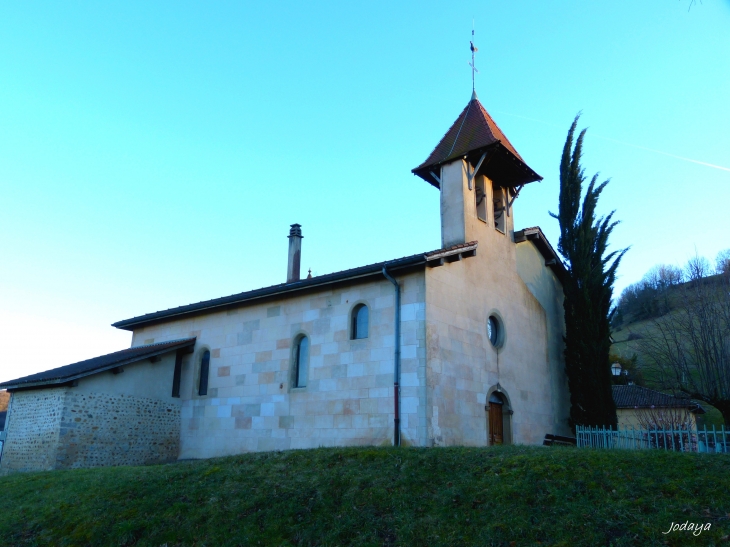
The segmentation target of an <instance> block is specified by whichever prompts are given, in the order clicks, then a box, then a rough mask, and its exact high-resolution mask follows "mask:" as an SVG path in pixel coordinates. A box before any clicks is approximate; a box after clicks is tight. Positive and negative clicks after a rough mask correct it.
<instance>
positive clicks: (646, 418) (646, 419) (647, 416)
mask: <svg viewBox="0 0 730 547" xmlns="http://www.w3.org/2000/svg"><path fill="white" fill-rule="evenodd" d="M666 414H667V417H669V416H672V417H674V418H675V420H677V419H678V420H677V421H679V422H685V421H686V422H688V423H689V426H690V427H691V428H692V429H697V416H695V415H694V414H693V413H691V412H689V411H686V410H685V411H681V410H676V409H670V410H668V411H666ZM662 415H663V411H662V410H661V409H648V408H618V409H616V418H618V427H619V428H632V427H633V428H635V429H645V428H646V424H647V423H651V422H652V421H653V420H654V419H656V418H659V419H661V418H662ZM642 422H643V424H644V425H642ZM670 422H671V420H670ZM667 427H669V425H667Z"/></svg>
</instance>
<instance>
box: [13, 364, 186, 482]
mask: <svg viewBox="0 0 730 547" xmlns="http://www.w3.org/2000/svg"><path fill="white" fill-rule="evenodd" d="M174 363H175V353H174V352H171V353H168V354H166V355H164V356H162V359H161V360H160V361H159V362H157V363H151V362H150V361H149V360H145V361H141V362H138V363H133V364H130V365H127V366H125V367H124V372H122V373H121V374H113V373H111V372H101V373H98V374H95V375H92V376H88V377H86V378H81V379H79V380H78V385H77V386H74V387H57V388H49V389H34V390H28V391H16V392H14V393H13V398H12V403H11V406H10V413H9V416H8V420H7V423H8V428H7V438H6V443H5V446H4V449H3V454H2V460H0V473H8V472H14V471H40V470H48V469H66V468H77V467H95V466H107V465H142V464H148V463H162V462H167V461H171V460H176V459H177V457H178V455H179V451H180V406H181V402H180V399H175V398H172V397H171V392H172V375H173V370H174Z"/></svg>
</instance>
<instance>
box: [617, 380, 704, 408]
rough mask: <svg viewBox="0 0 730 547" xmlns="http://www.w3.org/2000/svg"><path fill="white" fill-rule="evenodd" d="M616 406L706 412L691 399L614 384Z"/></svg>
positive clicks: (638, 387)
mask: <svg viewBox="0 0 730 547" xmlns="http://www.w3.org/2000/svg"><path fill="white" fill-rule="evenodd" d="M612 387H613V401H614V403H616V408H687V409H689V410H692V411H693V412H697V413H699V414H704V412H705V411H704V409H703V408H702V407H701V406H700V405H698V404H697V403H695V402H693V401H691V400H690V399H681V398H679V397H674V396H673V395H667V394H666V393H662V392H661V391H655V390H653V389H649V388H646V387H641V386H636V385H633V386H612Z"/></svg>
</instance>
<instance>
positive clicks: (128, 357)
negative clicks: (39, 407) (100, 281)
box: [0, 338, 195, 390]
mask: <svg viewBox="0 0 730 547" xmlns="http://www.w3.org/2000/svg"><path fill="white" fill-rule="evenodd" d="M194 345H195V338H182V339H180V340H170V341H169V342H159V343H156V344H146V345H143V346H135V347H133V348H127V349H123V350H121V351H115V352H114V353H108V354H107V355H101V356H99V357H94V358H93V359H87V360H85V361H79V362H78V363H73V364H70V365H65V366H63V367H58V368H53V369H51V370H46V371H45V372H39V373H37V374H31V375H30V376H24V377H22V378H18V379H17V380H10V381H9V382H3V383H1V384H0V387H1V388H6V389H9V390H13V389H22V388H29V387H38V386H49V385H59V384H65V383H68V382H72V381H74V380H78V379H79V378H83V377H84V376H90V375H92V374H96V373H99V372H103V371H106V370H111V369H114V368H117V367H121V366H124V365H128V364H130V363H134V362H137V361H142V360H143V359H149V358H150V357H155V356H156V355H161V354H163V353H167V352H170V351H174V350H178V349H183V348H187V347H192V346H194Z"/></svg>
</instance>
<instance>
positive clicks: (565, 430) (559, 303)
mask: <svg viewBox="0 0 730 547" xmlns="http://www.w3.org/2000/svg"><path fill="white" fill-rule="evenodd" d="M515 253H516V254H515V258H516V261H517V274H518V275H519V276H520V279H521V280H522V281H523V283H524V284H525V286H526V287H527V289H528V290H529V291H530V293H531V294H532V295H533V296H534V297H535V299H536V300H537V301H538V302H539V303H540V306H541V307H542V309H543V310H544V311H545V319H546V326H547V350H548V363H549V374H550V393H551V398H552V408H553V410H552V411H553V416H554V419H555V428H556V429H555V433H556V434H558V435H561V434H562V435H572V433H571V430H570V428H569V427H568V419H569V418H570V390H569V389H568V378H567V375H566V374H565V355H564V353H563V352H564V351H565V344H564V342H563V336H564V335H565V309H564V307H563V287H562V285H561V283H560V281H559V280H558V278H557V277H556V276H555V273H554V272H553V271H552V269H550V268H549V267H546V266H545V257H544V256H543V255H542V254H541V253H540V251H538V250H537V248H536V247H535V246H534V245H533V244H532V243H531V242H530V241H523V242H521V243H517V244H516V246H515ZM561 432H562V433H561Z"/></svg>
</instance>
